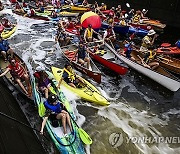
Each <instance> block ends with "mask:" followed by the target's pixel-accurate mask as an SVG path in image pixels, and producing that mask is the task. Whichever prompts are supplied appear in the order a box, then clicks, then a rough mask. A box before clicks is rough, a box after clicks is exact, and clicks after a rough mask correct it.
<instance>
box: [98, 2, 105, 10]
mask: <svg viewBox="0 0 180 154" xmlns="http://www.w3.org/2000/svg"><path fill="white" fill-rule="evenodd" d="M99 10H100V11H105V10H107V5H106V4H104V3H101V6H100V7H99Z"/></svg>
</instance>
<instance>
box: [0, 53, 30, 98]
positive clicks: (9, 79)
mask: <svg viewBox="0 0 180 154" xmlns="http://www.w3.org/2000/svg"><path fill="white" fill-rule="evenodd" d="M14 59H15V60H16V61H18V62H20V63H21V64H22V66H23V67H24V68H25V69H26V71H27V73H28V75H29V81H30V86H29V87H28V88H27V87H26V84H25V81H23V82H22V83H23V85H24V86H25V88H27V89H28V92H29V94H30V95H31V94H32V84H31V74H30V72H29V70H28V68H27V66H26V64H25V62H24V61H23V60H22V59H21V58H20V57H19V56H18V55H17V54H16V53H14ZM8 65H9V62H8V61H7V62H6V63H5V61H4V59H3V58H2V57H0V72H2V71H3V72H4V71H5V70H6V68H7V67H8ZM4 79H5V80H6V81H7V82H8V83H10V84H11V85H13V87H15V88H16V89H17V90H18V91H19V92H20V93H22V94H23V95H25V96H27V95H26V94H25V93H24V91H23V90H22V89H21V88H20V87H19V85H18V84H17V83H16V82H15V81H14V79H13V77H12V76H11V74H10V72H8V73H7V74H6V75H5V78H4ZM29 98H30V97H29ZM30 99H32V98H30Z"/></svg>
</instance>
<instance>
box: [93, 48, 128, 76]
mask: <svg viewBox="0 0 180 154" xmlns="http://www.w3.org/2000/svg"><path fill="white" fill-rule="evenodd" d="M90 56H91V57H92V58H93V59H94V60H96V61H98V62H99V63H101V64H102V65H104V66H105V67H107V68H109V69H110V70H112V71H114V72H116V73H118V74H120V75H125V74H126V73H127V71H128V69H127V67H124V66H122V65H121V62H120V61H119V60H117V59H116V57H115V55H114V53H113V52H111V50H110V49H109V48H107V47H105V49H104V50H99V51H96V52H94V51H93V49H92V50H91V52H90Z"/></svg>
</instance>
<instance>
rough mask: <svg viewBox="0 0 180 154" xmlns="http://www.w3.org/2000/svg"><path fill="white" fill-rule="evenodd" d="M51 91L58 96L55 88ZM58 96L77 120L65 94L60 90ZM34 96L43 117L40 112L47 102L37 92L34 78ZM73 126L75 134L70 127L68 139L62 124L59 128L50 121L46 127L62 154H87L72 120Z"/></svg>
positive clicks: (54, 81)
mask: <svg viewBox="0 0 180 154" xmlns="http://www.w3.org/2000/svg"><path fill="white" fill-rule="evenodd" d="M47 74H48V75H49V76H50V78H52V77H53V75H52V73H50V72H47ZM52 81H53V83H54V84H55V85H57V82H56V80H52ZM50 89H51V92H52V93H54V94H56V92H55V91H54V89H53V87H50ZM57 95H58V98H59V99H60V100H61V102H62V103H63V104H64V105H65V107H66V108H67V110H68V112H69V113H70V114H71V116H72V117H73V118H75V115H74V114H73V110H72V108H71V106H70V104H69V102H68V101H67V99H66V97H65V96H64V94H63V92H62V91H61V90H60V89H59V90H58V94H57ZM33 96H34V102H35V104H36V105H37V106H38V110H39V115H40V116H41V117H42V116H43V115H42V113H41V112H40V111H42V110H43V108H44V105H43V102H44V101H45V98H43V97H42V95H40V94H39V92H37V90H36V84H35V79H34V78H33ZM71 124H72V128H73V131H74V132H73V133H71V132H70V129H69V127H67V136H66V137H64V134H63V128H62V124H61V123H60V122H59V123H58V126H57V127H55V126H54V125H52V122H51V121H50V120H49V119H48V121H47V123H46V125H45V127H46V129H47V131H48V133H49V135H50V137H51V139H52V140H53V142H54V144H55V145H56V147H57V149H58V150H59V152H60V153H64V154H69V153H72V154H74V153H78V154H85V149H84V145H83V143H82V141H81V139H80V136H79V133H78V128H77V126H76V124H75V123H74V122H73V120H72V119H71Z"/></svg>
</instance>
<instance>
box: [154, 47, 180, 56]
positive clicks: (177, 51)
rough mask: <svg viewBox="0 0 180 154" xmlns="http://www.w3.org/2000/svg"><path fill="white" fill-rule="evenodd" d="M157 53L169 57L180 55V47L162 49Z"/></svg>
mask: <svg viewBox="0 0 180 154" xmlns="http://www.w3.org/2000/svg"><path fill="white" fill-rule="evenodd" d="M157 53H160V54H167V55H171V54H175V55H179V54H180V48H178V47H160V48H158V49H157Z"/></svg>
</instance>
